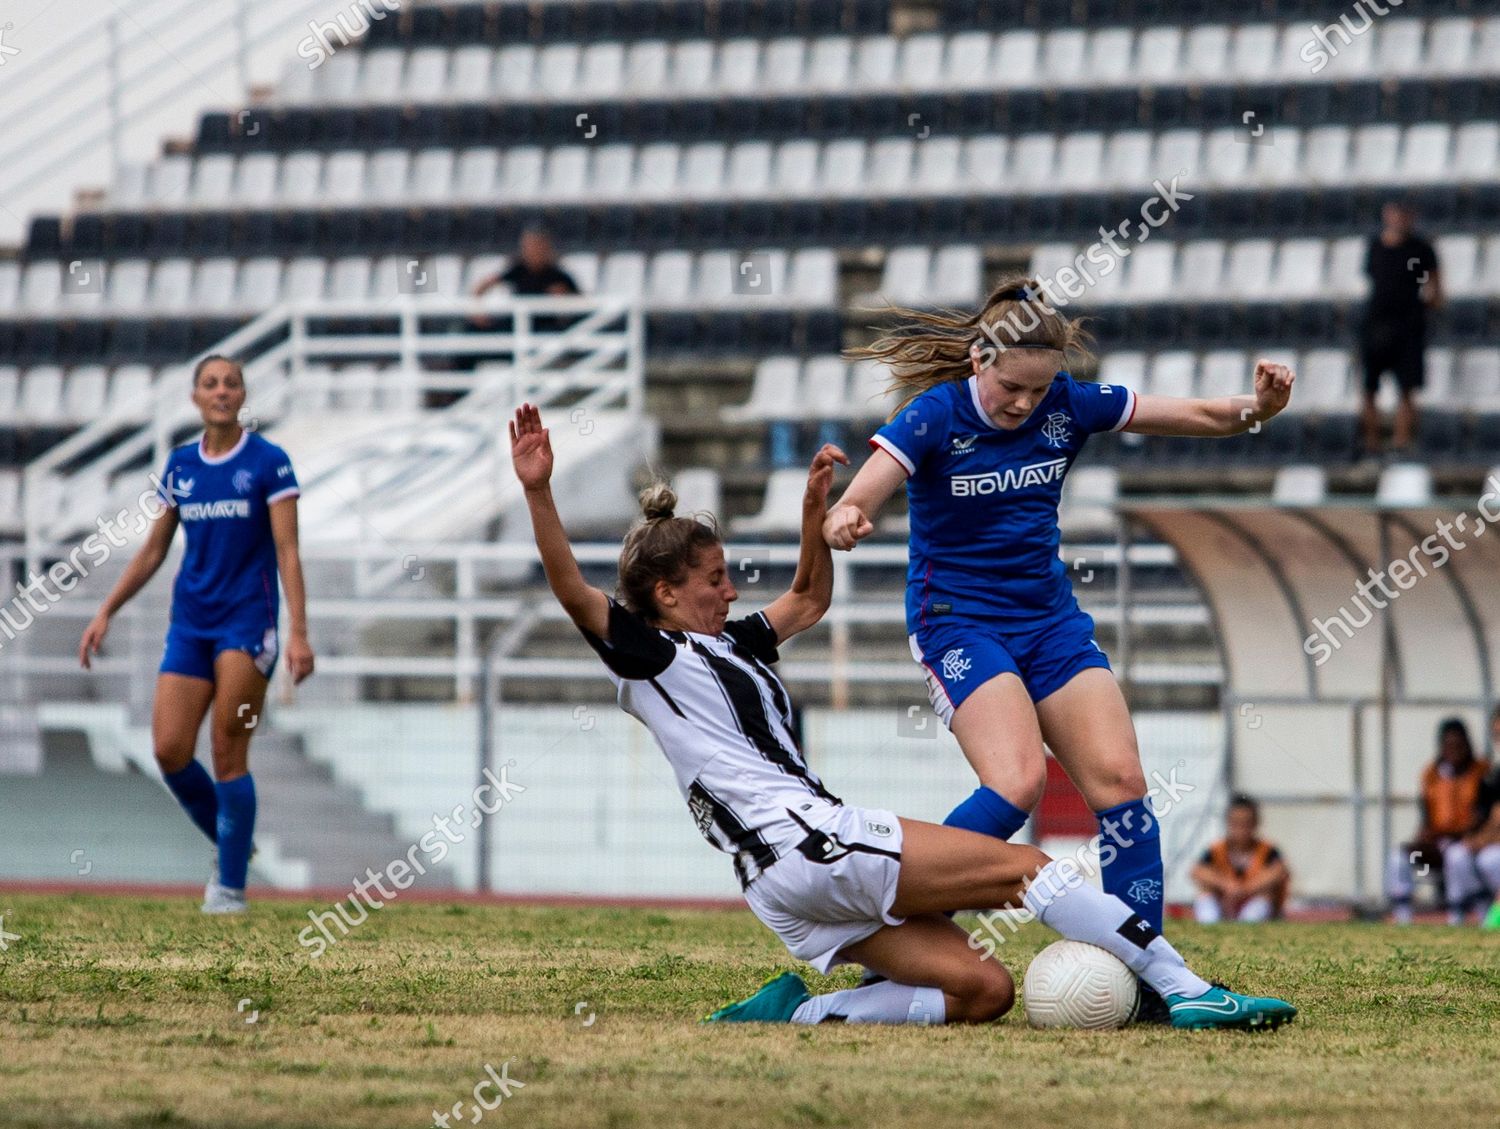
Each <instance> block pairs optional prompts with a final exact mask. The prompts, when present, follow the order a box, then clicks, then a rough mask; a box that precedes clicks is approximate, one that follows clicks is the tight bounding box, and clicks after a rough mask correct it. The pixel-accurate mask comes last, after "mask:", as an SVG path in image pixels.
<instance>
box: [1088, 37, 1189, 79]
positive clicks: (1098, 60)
mask: <svg viewBox="0 0 1500 1129" xmlns="http://www.w3.org/2000/svg"><path fill="white" fill-rule="evenodd" d="M1152 33H1155V39H1154V42H1152V43H1151V45H1149V46H1151V54H1142V58H1140V60H1139V63H1137V60H1136V58H1134V46H1136V33H1134V31H1133V30H1131V28H1128V27H1107V28H1104V30H1101V31H1094V33H1091V34H1089V45H1088V49H1086V52H1085V60H1083V79H1085V81H1088V82H1098V84H1100V85H1119V84H1125V82H1136V81H1140V82H1149V81H1151V79H1154V78H1163V76H1167V75H1170V73H1172V70H1175V69H1176V57H1178V46H1176V42H1181V37H1182V33H1181V31H1178V28H1175V27H1172V28H1161V27H1158V28H1152V30H1151V31H1149V33H1148V34H1152ZM1163 33H1175V34H1163ZM1175 40H1176V42H1175ZM1167 67H1170V70H1169V69H1167Z"/></svg>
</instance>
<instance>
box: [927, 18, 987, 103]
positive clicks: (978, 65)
mask: <svg viewBox="0 0 1500 1129" xmlns="http://www.w3.org/2000/svg"><path fill="white" fill-rule="evenodd" d="M993 56H994V37H993V36H991V35H990V33H989V32H987V31H966V32H961V33H959V34H958V35H955V36H952V37H951V38H950V39H949V40H948V44H947V50H946V52H945V54H944V57H943V60H942V63H941V67H940V70H939V71H938V73H939V74H941V75H942V77H943V80H944V83H945V85H948V86H956V87H963V88H968V89H974V88H980V87H989V86H993V85H994V82H995V75H994V72H993V70H991V59H992V58H993ZM928 82H931V79H930V78H929V79H928ZM913 85H915V83H914V84H913Z"/></svg>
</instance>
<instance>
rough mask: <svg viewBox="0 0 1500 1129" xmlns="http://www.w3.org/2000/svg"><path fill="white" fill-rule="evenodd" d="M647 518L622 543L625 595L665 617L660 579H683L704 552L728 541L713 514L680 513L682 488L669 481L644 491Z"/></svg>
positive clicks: (645, 612) (634, 607)
mask: <svg viewBox="0 0 1500 1129" xmlns="http://www.w3.org/2000/svg"><path fill="white" fill-rule="evenodd" d="M640 503H641V520H640V521H638V522H636V524H635V525H633V526H631V528H630V532H629V533H627V534H626V535H625V543H624V545H622V546H621V548H620V586H619V597H620V599H621V601H622V602H623V603H624V604H625V606H626V607H628V608H629V609H630V610H631V611H633V612H635V613H636V614H638V615H640V616H643V617H644V618H646V619H648V620H656V619H660V618H661V612H660V610H659V609H658V608H657V606H656V585H657V582H658V581H662V580H665V581H666V582H667V583H668V584H680V583H682V581H683V578H684V576H685V575H686V573H687V570H688V569H690V568H691V567H693V565H694V564H696V563H697V560H698V553H699V552H700V551H701V550H703V549H707V548H710V547H712V546H714V545H718V544H720V543H721V542H722V538H721V537H720V535H719V526H718V523H717V522H715V521H714V518H713V515H712V514H707V513H703V514H695V515H694V516H693V517H676V516H674V512H673V511H675V510H676V508H677V494H676V493H675V492H674V491H673V490H672V488H671V487H670V486H668V485H667V484H666V483H665V482H653V483H652V484H651V485H650V486H648V487H646V489H644V490H642V491H641V493H640Z"/></svg>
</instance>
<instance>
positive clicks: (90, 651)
mask: <svg viewBox="0 0 1500 1129" xmlns="http://www.w3.org/2000/svg"><path fill="white" fill-rule="evenodd" d="M192 395H193V403H194V404H195V405H196V406H197V408H198V410H199V411H200V412H201V413H202V414H203V436H202V438H201V439H199V440H197V441H196V442H193V443H189V444H187V445H185V446H182V447H178V448H176V449H175V450H174V451H173V452H172V453H171V455H170V456H169V457H168V459H167V466H166V471H165V473H164V474H163V475H162V480H161V485H160V487H159V489H158V492H157V493H158V496H159V498H160V499H161V501H162V503H163V505H164V507H165V508H164V509H163V510H162V511H161V512H160V513H159V514H158V515H157V516H156V517H155V518H154V519H153V521H152V523H151V526H150V528H149V530H148V532H147V534H146V543H145V544H144V545H143V546H141V549H140V551H139V552H138V553H136V555H135V557H134V559H133V560H131V562H130V564H129V565H128V566H126V569H125V572H124V573H123V574H122V575H121V577H120V579H119V581H118V582H117V583H116V584H115V586H114V588H113V589H112V590H111V591H110V593H109V596H108V597H107V598H106V599H105V601H104V603H103V605H102V606H101V607H100V609H99V613H98V615H96V616H95V617H94V619H93V621H92V622H90V624H89V625H88V628H87V630H85V631H84V633H83V640H82V642H81V643H80V644H79V647H78V658H79V661H80V662H81V663H82V664H83V666H84V667H85V668H88V666H89V659H90V656H92V655H95V654H98V653H99V647H100V644H102V643H103V642H104V636H105V634H106V633H107V632H108V631H109V621H110V617H111V616H113V615H114V614H115V612H117V611H119V610H120V608H122V607H124V606H125V604H126V602H127V601H129V600H130V598H131V597H132V596H134V595H135V594H136V593H137V592H138V591H140V589H141V588H142V587H144V586H145V584H146V582H147V581H148V580H150V579H151V577H152V576H153V575H155V573H156V570H157V569H158V568H160V567H161V563H162V561H164V560H165V559H166V556H167V551H168V549H169V548H170V547H171V545H172V537H173V535H174V534H175V533H176V532H177V527H178V525H181V526H182V527H183V532H184V533H185V534H186V537H187V551H186V552H185V553H184V554H183V558H182V567H181V568H180V569H179V570H178V573H177V580H176V582H175V584H174V585H173V589H172V620H171V625H170V626H169V627H168V629H167V646H166V653H165V655H163V657H162V663H161V672H160V674H158V676H157V680H156V702H155V706H154V708H153V710H152V716H151V736H152V743H153V746H154V748H155V751H156V760H157V763H158V764H160V765H161V769H162V774H163V776H164V777H165V779H166V782H167V786H168V787H169V788H171V790H172V794H173V795H175V796H176V797H177V800H178V802H179V803H181V804H182V806H183V808H185V809H186V810H187V813H188V815H189V816H191V817H192V820H193V822H194V823H195V824H197V825H198V827H199V829H200V830H202V832H203V833H204V834H205V835H207V836H208V837H209V839H210V840H212V841H213V842H214V843H215V844H216V845H217V846H218V850H219V865H218V872H217V874H216V875H215V877H214V879H213V880H211V881H210V882H209V884H208V887H207V889H206V890H205V891H204V900H203V912H204V913H243V912H244V910H245V876H246V874H247V873H248V870H249V864H250V851H251V840H252V837H253V835H254V832H255V782H254V780H253V779H252V778H251V776H250V768H249V752H250V737H251V736H252V734H253V733H254V731H255V725H256V722H257V721H258V720H259V718H260V711H261V704H262V703H263V702H264V701H265V696H266V686H267V684H268V683H269V682H270V678H271V672H272V670H274V669H275V666H276V659H277V656H278V654H279V653H280V643H279V638H278V635H277V624H278V612H279V597H278V594H277V588H276V581H277V576H278V574H279V575H280V578H281V583H282V584H283V585H285V587H286V594H287V603H288V605H289V608H288V610H289V612H290V618H291V634H290V637H289V638H288V640H287V645H286V654H287V662H288V663H289V664H290V665H291V670H292V678H293V680H294V681H296V682H301V681H302V680H303V679H304V678H306V677H307V676H308V675H309V674H311V673H312V669H313V652H312V647H311V646H309V644H308V642H307V600H306V593H305V589H304V587H303V582H302V561H301V557H300V556H299V554H298V551H297V495H298V493H299V491H298V488H297V478H296V475H295V474H293V473H292V464H291V461H290V460H289V459H288V458H287V456H286V452H285V451H283V450H282V449H281V448H280V447H277V446H276V445H275V444H274V443H270V442H268V441H267V440H265V439H264V438H262V437H261V436H260V435H257V434H255V433H253V432H249V431H246V430H244V429H243V428H242V427H241V426H240V424H239V413H240V409H241V408H242V407H243V406H244V403H245V376H244V372H243V371H242V370H241V368H240V365H239V364H238V363H237V362H235V361H231V360H229V359H228V358H226V357H217V356H214V357H206V358H204V359H203V360H202V361H200V362H199V363H198V366H197V368H195V369H194V371H193V393H192ZM210 707H212V709H213V723H212V736H213V758H214V779H210V778H209V775H208V773H207V772H206V771H204V768H203V766H202V765H201V764H199V763H198V762H197V761H196V760H195V759H194V757H193V752H194V747H195V745H196V744H197V738H198V730H199V728H200V727H201V726H202V724H203V718H204V716H205V715H206V714H207V713H208V712H209V709H210ZM215 781H217V783H215Z"/></svg>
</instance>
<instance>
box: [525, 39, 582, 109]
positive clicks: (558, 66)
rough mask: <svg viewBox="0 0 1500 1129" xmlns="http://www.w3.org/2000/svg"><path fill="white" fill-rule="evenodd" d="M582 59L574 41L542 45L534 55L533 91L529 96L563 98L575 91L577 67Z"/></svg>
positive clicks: (577, 84)
mask: <svg viewBox="0 0 1500 1129" xmlns="http://www.w3.org/2000/svg"><path fill="white" fill-rule="evenodd" d="M582 61H583V52H582V50H581V48H579V46H578V44H576V43H553V44H549V45H548V46H546V47H543V48H542V49H541V51H540V52H539V53H538V54H537V56H536V74H535V77H534V79H533V82H532V84H531V86H532V87H534V93H532V94H531V96H532V97H535V95H536V94H540V95H541V96H542V97H544V98H563V97H566V96H567V95H569V94H572V93H576V92H577V89H578V86H579V85H580V84H579V74H578V68H579V65H580V64H581V63H582ZM528 92H529V91H528Z"/></svg>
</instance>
